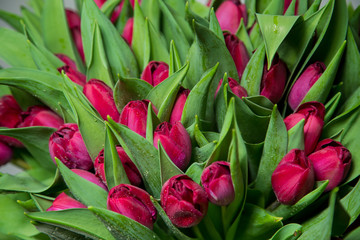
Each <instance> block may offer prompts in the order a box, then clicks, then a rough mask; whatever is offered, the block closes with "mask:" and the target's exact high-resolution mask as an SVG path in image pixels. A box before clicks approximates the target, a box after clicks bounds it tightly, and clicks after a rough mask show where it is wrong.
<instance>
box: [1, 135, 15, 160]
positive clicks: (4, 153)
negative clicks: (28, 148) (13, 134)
mask: <svg viewBox="0 0 360 240" xmlns="http://www.w3.org/2000/svg"><path fill="white" fill-rule="evenodd" d="M12 156H13V151H12V149H11V147H9V146H8V145H7V144H6V143H4V142H1V141H0V166H2V165H5V164H7V163H8V162H9V161H10V160H11V158H12Z"/></svg>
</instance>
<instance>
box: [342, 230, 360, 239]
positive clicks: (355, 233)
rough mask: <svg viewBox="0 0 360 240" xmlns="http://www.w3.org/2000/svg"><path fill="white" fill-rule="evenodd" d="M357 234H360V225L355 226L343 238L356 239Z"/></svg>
mask: <svg viewBox="0 0 360 240" xmlns="http://www.w3.org/2000/svg"><path fill="white" fill-rule="evenodd" d="M359 235H360V227H358V228H356V229H355V230H353V231H351V232H350V233H349V234H347V235H346V237H345V238H344V240H357V239H358V238H359Z"/></svg>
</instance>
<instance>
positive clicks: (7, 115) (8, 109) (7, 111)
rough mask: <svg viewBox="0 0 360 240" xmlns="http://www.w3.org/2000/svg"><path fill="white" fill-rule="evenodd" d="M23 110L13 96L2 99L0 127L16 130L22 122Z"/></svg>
mask: <svg viewBox="0 0 360 240" xmlns="http://www.w3.org/2000/svg"><path fill="white" fill-rule="evenodd" d="M21 112H22V110H21V108H20V106H19V104H18V103H17V102H16V100H15V98H14V97H13V96H11V95H5V96H2V97H1V98H0V127H7V128H15V127H16V126H17V125H18V124H19V123H20V122H21V115H20V114H21Z"/></svg>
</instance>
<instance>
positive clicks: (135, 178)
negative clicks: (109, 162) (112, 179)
mask: <svg viewBox="0 0 360 240" xmlns="http://www.w3.org/2000/svg"><path fill="white" fill-rule="evenodd" d="M116 151H117V153H118V155H119V158H120V161H121V163H122V165H123V167H124V170H125V173H126V175H127V177H128V179H129V181H130V183H131V184H132V185H135V186H140V185H141V184H142V179H141V174H140V172H139V170H138V169H137V167H136V166H135V164H134V163H133V162H132V161H131V159H130V158H129V156H128V155H127V154H126V152H125V151H124V149H123V148H122V147H120V146H116ZM94 168H95V175H96V176H98V177H99V178H100V179H101V180H102V182H103V183H105V184H106V177H105V169H104V149H102V150H101V151H100V153H99V155H98V156H97V157H96V159H95V164H94Z"/></svg>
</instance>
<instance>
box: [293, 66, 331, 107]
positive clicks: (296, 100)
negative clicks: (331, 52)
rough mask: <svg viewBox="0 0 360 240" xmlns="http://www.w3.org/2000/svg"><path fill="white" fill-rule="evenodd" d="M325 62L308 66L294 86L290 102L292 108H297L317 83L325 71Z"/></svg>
mask: <svg viewBox="0 0 360 240" xmlns="http://www.w3.org/2000/svg"><path fill="white" fill-rule="evenodd" d="M325 68H326V67H325V64H324V63H322V62H315V63H313V64H311V65H310V66H308V67H307V68H306V70H305V71H304V72H303V73H302V74H301V75H300V77H299V78H298V79H297V80H296V82H295V84H294V85H293V86H292V88H291V90H290V93H289V98H288V102H289V105H290V107H291V109H292V110H295V109H296V108H297V107H298V106H299V104H300V103H301V101H302V100H303V99H304V97H305V95H306V94H307V92H308V91H309V90H310V88H311V87H312V86H313V85H314V84H315V83H316V81H317V80H318V79H319V78H320V77H321V75H322V73H323V72H324V71H325Z"/></svg>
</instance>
